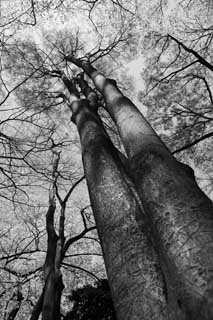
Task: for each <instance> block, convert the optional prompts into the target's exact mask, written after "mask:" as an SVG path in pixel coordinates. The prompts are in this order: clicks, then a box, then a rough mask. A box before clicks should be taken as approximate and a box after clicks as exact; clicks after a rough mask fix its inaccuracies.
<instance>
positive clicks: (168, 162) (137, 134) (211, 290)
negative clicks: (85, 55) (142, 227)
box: [73, 61, 213, 320]
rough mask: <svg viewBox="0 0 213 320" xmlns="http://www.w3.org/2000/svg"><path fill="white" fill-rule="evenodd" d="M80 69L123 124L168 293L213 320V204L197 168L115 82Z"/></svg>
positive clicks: (190, 312)
mask: <svg viewBox="0 0 213 320" xmlns="http://www.w3.org/2000/svg"><path fill="white" fill-rule="evenodd" d="M73 62H74V61H73ZM75 62H76V61H75ZM75 62H74V63H75ZM78 65H79V66H81V67H83V68H84V70H85V71H86V72H87V74H88V75H89V76H90V77H91V78H92V80H93V82H94V84H95V86H96V88H97V89H98V90H99V91H100V92H101V93H102V94H103V96H104V99H105V102H106V107H107V109H108V111H109V113H110V115H111V117H112V118H113V120H114V121H115V123H116V125H117V128H118V130H119V133H120V136H121V138H122V141H123V144H124V147H125V149H126V152H127V155H128V158H129V164H130V166H131V172H132V175H133V177H134V183H135V185H136V187H137V190H138V192H139V195H140V198H141V200H142V203H143V205H144V208H145V212H146V214H147V216H148V218H149V221H150V223H151V224H152V234H153V236H154V237H155V242H156V243H157V245H158V248H159V256H160V257H161V258H162V259H161V262H162V266H164V267H163V269H164V273H165V277H166V278H167V285H168V288H169V289H172V291H173V292H174V294H175V296H176V301H177V304H178V305H179V307H180V309H182V310H183V312H184V314H185V316H186V319H194V320H195V319H196V320H201V319H202V320H204V319H209V320H210V319H213V204H212V202H211V201H210V200H209V199H208V198H207V197H206V196H205V194H204V193H203V192H202V191H201V190H200V188H199V187H198V185H197V184H196V181H195V179H194V175H193V171H192V170H191V168H189V167H188V166H186V165H184V164H182V163H180V162H178V161H177V160H176V159H175V158H174V157H173V156H172V154H171V153H170V151H169V150H168V149H167V148H166V146H165V145H164V144H163V143H162V141H161V140H160V138H159V137H158V136H157V134H156V133H155V132H154V130H153V129H152V128H151V126H150V125H149V123H148V122H147V121H146V119H145V118H144V117H143V116H142V114H141V113H140V112H139V110H138V109H137V108H136V107H135V106H134V104H133V103H132V102H131V101H130V100H129V99H128V98H126V97H125V96H123V94H122V93H121V92H120V90H119V89H118V88H117V86H116V84H115V81H113V80H110V79H106V78H105V77H104V76H103V75H102V74H100V73H98V71H97V70H96V69H94V68H93V67H92V66H90V65H88V64H87V63H85V62H83V63H82V62H81V63H79V62H78Z"/></svg>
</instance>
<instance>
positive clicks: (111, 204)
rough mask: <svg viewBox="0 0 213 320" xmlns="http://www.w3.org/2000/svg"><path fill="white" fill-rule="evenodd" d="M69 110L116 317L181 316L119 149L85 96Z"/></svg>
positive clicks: (135, 318) (123, 319)
mask: <svg viewBox="0 0 213 320" xmlns="http://www.w3.org/2000/svg"><path fill="white" fill-rule="evenodd" d="M71 109H72V111H73V117H72V119H73V121H75V122H76V124H77V127H78V131H79V135H80V139H81V145H82V157H83V165H84V170H85V177H86V180H87V184H88V189H89V194H90V200H91V204H92V208H93V212H94V217H95V221H96V226H97V230H98V234H99V237H100V241H101V246H102V249H103V255H104V261H105V265H106V271H107V275H108V279H109V284H110V288H111V292H112V297H113V301H114V304H115V310H116V313H117V318H118V319H120V320H121V319H122V320H127V319H129V320H130V319H131V320H132V319H134V320H137V319H138V320H139V319H144V320H146V319H147V320H148V319H149V320H150V319H158V320H159V319H162V320H166V319H181V318H180V317H178V316H177V315H175V312H172V310H170V311H169V304H170V302H168V301H167V295H166V288H165V282H164V278H163V275H162V273H161V268H160V265H159V263H158V257H157V254H156V252H155V250H154V248H153V243H152V237H151V233H150V230H149V225H148V223H147V221H146V219H145V216H144V215H143V213H142V210H143V209H142V206H141V203H140V200H138V199H137V196H136V194H137V192H136V191H135V192H134V190H133V189H134V187H133V186H132V187H130V185H132V184H131V181H130V179H129V177H128V176H127V175H126V173H125V171H124V170H123V166H122V163H121V161H120V159H119V156H118V154H117V150H116V149H115V148H114V147H113V145H112V143H111V141H110V139H109V137H108V136H107V134H106V132H105V130H104V128H103V126H102V124H101V122H100V119H99V118H98V116H97V114H96V113H95V112H93V111H92V110H91V109H89V107H88V102H87V101H86V100H83V101H75V102H73V104H72V106H71ZM127 181H129V183H127ZM138 224H140V228H141V229H140V228H139V227H138ZM141 230H142V231H141ZM169 314H170V316H169Z"/></svg>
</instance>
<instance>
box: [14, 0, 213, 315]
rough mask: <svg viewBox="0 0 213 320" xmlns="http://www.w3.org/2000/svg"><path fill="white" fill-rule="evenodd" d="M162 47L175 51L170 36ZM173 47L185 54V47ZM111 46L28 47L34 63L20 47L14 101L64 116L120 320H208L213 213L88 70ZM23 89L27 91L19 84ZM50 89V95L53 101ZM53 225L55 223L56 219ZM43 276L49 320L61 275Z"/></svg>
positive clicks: (136, 118) (189, 179)
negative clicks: (71, 125)
mask: <svg viewBox="0 0 213 320" xmlns="http://www.w3.org/2000/svg"><path fill="white" fill-rule="evenodd" d="M95 3H96V1H95V2H92V7H91V8H92V9H91V8H90V9H91V10H89V11H90V12H91V11H92V10H93V8H94V6H93V5H95ZM117 4H118V2H116V5H117ZM171 37H173V39H172V38H171ZM121 39H122V38H119V42H120V40H121ZM170 40H173V41H175V40H174V35H172V36H171V35H170ZM178 41H179V40H178ZM63 42H64V40H63ZM178 45H180V46H181V47H182V48H183V49H184V48H186V45H185V44H184V45H181V44H180V43H178ZM115 46H116V47H117V44H116V41H115ZM115 46H114V45H113V44H112V45H108V46H106V47H105V48H104V49H103V48H102V47H101V46H99V47H98V50H92V51H91V50H89V51H88V52H87V54H86V55H85V52H83V50H82V48H80V50H79V51H78V50H77V51H75V50H72V49H73V48H71V49H70V48H69V47H67V46H65V48H64V47H63V46H62V49H61V47H60V46H58V45H57V46H56V45H53V49H56V51H57V55H54V54H53V55H52V56H51V55H50V54H49V53H48V54H47V53H45V51H44V50H43V49H44V47H43V48H42V50H37V47H36V46H35V48H33V49H34V50H33V54H32V51H30V50H28V49H29V46H27V44H24V46H23V49H24V50H20V53H21V56H22V58H23V60H22V61H24V63H26V64H27V65H28V68H26V69H25V68H24V70H27V71H32V72H29V74H30V77H29V83H28V86H24V85H23V86H20V87H19V88H20V91H19V93H20V92H21V93H24V94H23V96H21V99H20V101H21V103H22V105H24V106H25V109H27V106H28V105H30V101H31V99H30V100H28V98H29V97H30V98H32V97H33V108H34V109H35V108H36V107H37V108H38V109H37V110H39V113H40V110H41V114H44V109H45V108H40V107H41V104H42V102H43V101H48V102H49V104H48V102H47V104H46V103H45V107H46V106H48V108H49V107H52V106H53V104H54V101H55V99H56V100H57V99H62V100H60V104H62V103H63V105H65V104H68V105H69V106H70V109H71V111H72V114H73V115H72V120H73V122H75V123H76V125H77V128H78V131H79V135H80V139H81V145H82V154H83V164H84V170H85V176H86V179H87V184H88V187H89V192H90V198H91V203H92V207H93V211H94V217H95V220H96V224H97V229H98V233H99V237H100V241H101V245H102V249H103V254H104V259H105V263H106V268H107V273H108V277H109V285H110V288H111V291H112V296H113V300H114V304H115V309H116V312H117V315H118V318H120V319H127V318H132V317H134V318H136V319H137V318H138V319H140V318H141V316H142V317H144V318H145V319H150V318H151V319H156V318H160V319H161V318H162V319H167V318H168V319H169V318H172V319H186V318H189V319H195V318H196V319H210V318H211V317H212V314H211V313H212V302H211V300H212V299H211V294H212V284H211V278H212V276H211V272H212V269H211V268H212V267H211V266H212V249H211V243H212V217H211V214H210V210H212V203H211V202H210V200H209V199H208V198H207V197H206V196H205V195H204V194H203V193H202V192H201V191H200V189H199V188H198V187H197V184H196V182H195V180H194V176H193V172H192V170H190V168H189V167H187V166H186V165H184V164H182V163H180V162H178V161H177V160H176V159H175V158H174V157H173V156H172V154H171V152H170V151H169V150H168V149H167V148H166V147H165V145H164V144H163V143H162V141H161V140H160V139H159V137H158V136H157V134H156V133H155V132H154V130H153V129H152V128H151V127H150V125H149V123H148V122H147V121H146V119H145V118H144V117H143V116H142V115H141V114H140V113H139V112H138V110H137V109H136V107H135V106H134V104H133V103H132V102H131V101H130V100H129V99H127V98H126V97H125V96H124V95H123V94H122V93H121V91H120V90H119V89H118V88H117V85H116V83H115V81H114V80H111V79H107V78H106V77H105V76H103V74H101V73H100V72H99V71H98V70H97V69H96V68H94V66H93V65H94V62H96V63H97V65H98V63H99V61H98V58H100V57H102V58H103V57H105V55H106V54H111V53H112V52H113V51H112V50H114V48H115ZM71 47H72V44H71ZM17 48H18V47H17ZM17 48H16V49H17ZM184 50H185V49H184ZM186 51H187V50H186ZM15 52H17V51H15ZM58 52H59V53H60V54H61V55H58ZM25 53H26V54H25ZM28 57H30V59H28ZM79 57H80V58H79ZM196 57H197V55H196ZM202 58H203V57H202ZM16 59H17V56H16V55H15V56H14V60H16ZM203 59H204V58H203ZM204 60H205V59H204ZM32 61H33V63H32ZM201 61H203V60H202V59H201ZM205 61H206V60H205ZM207 62H208V61H207ZM24 63H23V64H24ZM23 64H22V63H20V66H21V65H23ZM73 64H75V65H76V67H80V68H82V69H83V71H84V72H85V73H86V74H87V75H88V76H89V77H90V78H91V79H92V82H93V84H94V87H93V88H92V89H91V88H89V86H88V85H87V81H90V80H89V79H87V78H86V79H85V77H82V75H81V74H78V72H79V70H78V68H76V67H73ZM19 70H22V68H20V67H19ZM17 76H18V75H17ZM22 76H23V75H22ZM24 79H27V81H28V77H27V78H26V75H25V74H24ZM39 79H42V81H40V80H39ZM54 79H56V80H57V85H56V86H55V87H54V86H52V85H53V80H54ZM37 80H38V81H37ZM86 80H87V81H86ZM20 83H21V84H23V83H22V82H20ZM204 83H205V81H204ZM24 84H25V82H24ZM53 87H54V88H55V89H56V90H54V91H51V89H52V88H53ZM35 88H36V90H35ZM42 89H44V90H42ZM36 91H37V92H36ZM97 91H99V93H100V94H101V96H102V97H101V98H104V103H103V99H100V96H98V95H97ZM68 92H69V94H68ZM49 94H50V95H49ZM61 101H62V103H61ZM37 102H38V104H37ZM101 102H102V104H103V105H104V107H105V108H106V109H107V110H108V112H109V114H110V116H111V118H112V119H113V120H114V121H115V124H116V126H117V128H118V131H119V134H120V136H121V139H122V141H123V145H124V148H125V150H126V154H127V158H128V159H127V158H126V156H125V155H123V154H121V152H120V151H118V149H117V148H116V147H115V145H114V144H113V143H112V141H111V139H110V138H109V135H108V134H107V132H106V130H105V128H104V126H103V124H102V122H101V120H100V116H99V115H98V112H97V108H99V106H100V105H101ZM52 113H53V114H54V112H53V109H52ZM53 181H54V179H53ZM50 198H51V201H50V207H49V209H50V211H49V213H48V215H47V226H50V227H51V228H50V229H51V230H50V229H49V228H47V232H48V234H49V240H50V237H51V235H52V236H53V238H54V239H53V240H54V241H53V242H52V244H53V246H49V249H53V253H54V254H53V255H52V258H51V259H52V261H53V260H54V263H55V262H56V261H58V259H56V252H57V244H58V243H59V244H63V242H64V240H63V232H62V233H60V230H62V229H63V228H61V229H59V237H57V235H56V232H55V230H54V228H53V223H52V221H51V219H53V215H54V210H55V209H54V203H53V200H54V197H50ZM60 199H62V198H61V197H60V196H59V197H58V200H59V203H60V204H63V201H62V202H61V200H60ZM62 211H63V210H62ZM61 217H62V219H61V220H63V214H62V216H61ZM49 218H50V219H49ZM49 222H51V223H49ZM50 231H53V232H50ZM49 242H50V241H49ZM59 251H60V250H59ZM48 253H50V250H48ZM47 257H48V254H47ZM47 260H48V259H47ZM60 262H61V261H60ZM46 266H47V269H48V267H50V269H51V272H50V273H49V272H47V274H49V275H51V276H52V278H53V281H49V279H50V278H48V276H47V278H46V279H45V280H46V288H44V297H42V300H43V307H44V306H45V305H48V307H49V310H48V312H47V317H51V312H52V310H54V307H55V305H54V303H53V302H54V301H57V297H56V296H57V294H58V292H57V288H54V281H55V278H57V274H56V269H57V271H58V273H59V275H60V266H59V265H58V263H57V268H55V264H54V267H53V263H51V264H48V263H47V264H46ZM59 279H60V276H59ZM60 283H61V281H60ZM48 288H50V289H51V290H49V294H48V290H46V289H48ZM53 289H56V290H53ZM198 293H199V294H198ZM45 295H46V297H45ZM50 296H51V297H52V300H51V301H48V299H49V298H50ZM135 297H139V298H138V299H135ZM46 298H47V299H46ZM46 302H47V304H46ZM58 309H59V308H57V312H58ZM43 311H44V310H43ZM44 314H45V312H43V315H44ZM58 317H59V312H58Z"/></svg>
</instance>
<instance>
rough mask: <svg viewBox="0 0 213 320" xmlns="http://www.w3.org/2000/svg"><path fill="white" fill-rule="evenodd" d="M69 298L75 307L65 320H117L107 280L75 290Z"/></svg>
mask: <svg viewBox="0 0 213 320" xmlns="http://www.w3.org/2000/svg"><path fill="white" fill-rule="evenodd" d="M68 298H69V299H70V301H71V302H73V304H74V305H73V308H72V310H71V311H70V312H69V313H68V314H67V315H66V316H65V318H64V319H65V320H71V319H72V320H116V317H115V311H114V307H113V302H112V298H111V294H110V289H109V285H108V281H107V279H101V280H100V282H98V283H96V285H95V286H92V285H87V286H84V287H83V288H78V289H76V290H73V291H72V294H71V296H69V297H68Z"/></svg>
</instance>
